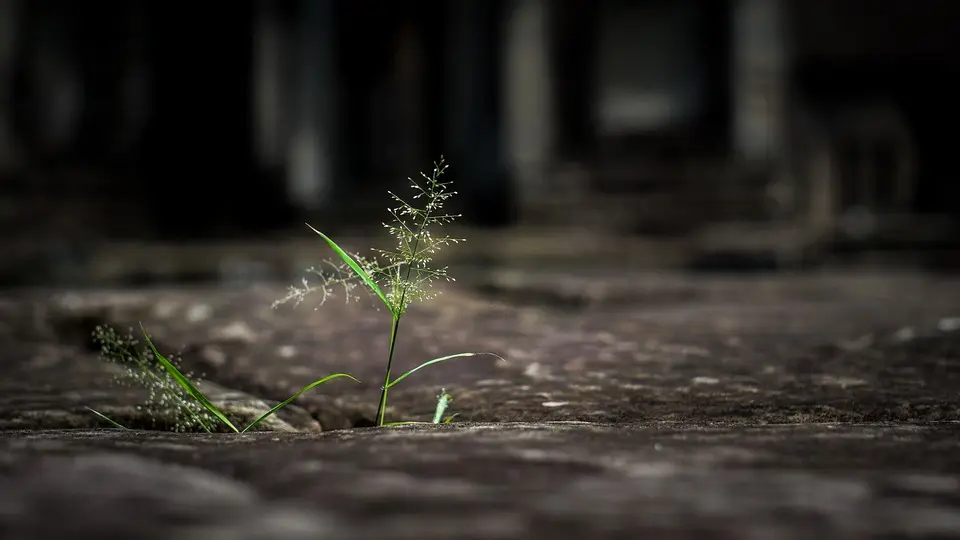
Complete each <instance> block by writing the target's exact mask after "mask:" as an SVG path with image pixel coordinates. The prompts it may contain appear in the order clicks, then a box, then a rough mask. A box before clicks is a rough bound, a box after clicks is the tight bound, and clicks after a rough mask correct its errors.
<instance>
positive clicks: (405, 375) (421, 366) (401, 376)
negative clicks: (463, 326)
mask: <svg viewBox="0 0 960 540" xmlns="http://www.w3.org/2000/svg"><path fill="white" fill-rule="evenodd" d="M485 354H488V355H491V356H496V357H497V358H499V359H500V360H503V357H501V356H500V355H498V354H493V353H472V352H468V353H457V354H451V355H449V356H441V357H440V358H434V359H433V360H427V361H426V362H424V363H422V364H420V365H419V366H417V367H415V368H413V369H411V370H410V371H408V372H406V373H404V374H403V375H400V376H399V377H397V378H396V379H394V380H393V381H392V382H390V384H388V385H387V388H390V387H391V386H393V385H395V384H397V383H398V382H400V381H402V380H404V379H406V378H407V377H409V376H410V375H413V374H414V373H415V372H417V371H420V370H421V369H423V368H425V367H427V366H432V365H433V364H439V363H440V362H446V361H447V360H453V359H454V358H462V357H466V356H481V355H485Z"/></svg>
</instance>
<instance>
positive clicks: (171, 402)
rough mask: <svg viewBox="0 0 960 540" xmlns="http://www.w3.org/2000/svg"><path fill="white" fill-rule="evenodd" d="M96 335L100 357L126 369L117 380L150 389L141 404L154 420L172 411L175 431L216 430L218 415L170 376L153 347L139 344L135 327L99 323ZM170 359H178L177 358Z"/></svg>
mask: <svg viewBox="0 0 960 540" xmlns="http://www.w3.org/2000/svg"><path fill="white" fill-rule="evenodd" d="M93 339H94V341H96V342H97V343H99V344H100V358H102V359H103V360H104V361H106V362H110V363H112V364H115V365H117V366H119V367H120V368H121V369H122V371H121V373H120V374H119V375H117V376H116V378H115V379H114V383H116V384H118V385H121V386H139V387H142V388H144V389H146V390H147V392H148V394H147V400H146V402H145V403H144V405H143V406H142V407H140V408H141V409H146V410H147V411H148V412H149V413H150V414H149V416H150V418H151V419H152V421H153V422H156V418H158V417H163V416H164V415H165V414H169V413H171V412H172V414H173V417H174V419H175V421H174V425H173V426H172V427H173V430H174V431H181V432H183V431H197V430H201V431H213V430H214V428H215V427H216V425H217V419H216V418H215V417H214V416H213V415H212V414H211V413H210V412H209V411H207V409H206V408H204V407H203V406H202V405H201V404H200V403H199V402H198V401H196V400H195V399H193V397H192V396H190V395H189V394H188V393H187V392H186V390H184V389H183V387H181V386H180V385H179V384H178V383H177V382H176V381H175V380H174V379H173V378H172V377H170V375H169V374H168V373H167V371H166V370H165V369H164V368H163V366H162V365H161V364H160V363H159V362H157V361H156V359H155V358H154V355H153V352H152V351H151V350H150V348H149V347H142V348H139V349H138V348H137V346H138V345H139V342H138V341H137V339H136V338H134V337H133V331H132V330H131V331H130V332H129V333H128V334H127V335H126V336H121V335H119V334H118V333H117V331H116V330H114V329H113V328H111V327H109V326H106V325H97V326H96V327H95V328H94V331H93ZM170 360H171V361H172V362H174V363H177V359H176V358H171V359H170ZM188 376H189V377H190V378H193V377H192V374H189V375H188Z"/></svg>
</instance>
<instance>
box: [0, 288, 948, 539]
mask: <svg viewBox="0 0 960 540" xmlns="http://www.w3.org/2000/svg"><path fill="white" fill-rule="evenodd" d="M467 277H468V279H465V280H463V281H464V282H463V283H462V284H460V285H458V286H457V287H456V288H450V289H449V290H447V291H446V292H445V294H444V295H443V296H441V297H440V298H439V299H437V300H435V301H433V302H430V303H427V304H423V305H415V306H413V307H412V308H411V311H410V312H409V313H408V314H407V315H406V316H405V318H404V319H403V321H402V323H401V330H400V341H399V350H398V356H397V360H396V362H397V365H396V367H395V371H394V372H395V374H396V373H399V372H401V371H402V370H405V369H408V368H410V367H412V366H414V365H416V364H417V363H419V362H422V361H423V360H425V359H428V358H432V357H435V356H440V355H445V354H450V353H455V352H461V351H490V352H494V353H496V354H499V355H501V356H503V357H505V358H506V359H507V361H506V362H498V361H495V360H494V359H493V358H488V357H474V358H467V359H458V360H453V361H451V362H449V363H445V364H440V365H437V366H432V367H431V368H428V369H425V370H423V371H421V372H418V373H416V374H415V375H414V376H412V377H410V378H409V379H407V380H405V381H404V382H403V383H401V384H400V385H398V386H397V387H395V389H394V390H392V391H391V394H390V396H391V405H392V406H393V408H392V410H391V417H392V418H393V419H398V420H399V419H413V420H428V419H429V418H430V417H431V416H432V409H433V405H434V402H435V395H436V394H437V392H438V391H439V390H440V388H442V387H443V388H446V389H447V390H448V391H451V392H452V393H453V395H454V398H455V401H454V403H453V405H452V408H451V412H456V413H458V414H459V416H458V418H457V419H458V421H461V420H462V421H467V422H465V423H459V422H458V423H455V424H454V425H451V426H425V427H412V428H397V429H367V428H356V426H363V425H365V424H369V423H370V422H371V420H372V418H373V414H374V408H375V404H376V398H377V396H378V394H379V386H380V384H381V380H380V377H381V376H382V375H381V370H382V368H383V360H384V356H385V353H386V348H387V339H388V331H389V316H388V315H387V314H386V313H384V312H382V311H381V312H378V311H376V310H375V309H373V308H372V307H371V304H370V303H365V302H361V303H360V304H349V305H347V304H343V303H341V302H338V301H334V302H331V303H329V304H327V305H325V306H323V307H321V308H320V309H318V310H313V309H312V308H313V307H314V306H313V305H311V304H309V303H308V304H304V305H301V306H299V307H281V308H279V309H271V308H270V304H271V302H272V301H273V300H274V299H276V298H278V297H280V296H281V295H282V293H283V290H282V287H274V286H260V287H251V288H244V289H228V288H212V287H208V288H194V289H186V288H166V289H153V290H134V291H73V292H67V291H22V292H18V293H15V294H14V293H9V294H7V295H5V296H4V297H2V298H0V345H2V346H0V364H2V366H0V367H2V368H3V377H2V378H0V428H4V429H6V431H0V477H2V479H0V537H3V538H36V537H59V536H64V535H67V534H76V532H78V531H79V532H89V533H91V535H92V536H97V535H98V534H100V533H101V532H102V533H103V534H100V537H111V536H110V535H115V536H116V537H122V538H130V537H144V538H166V537H172V536H176V537H181V536H182V537H187V538H194V537H195V538H200V537H201V535H202V536H203V537H205V538H218V537H220V538H281V537H282V538H299V537H301V536H303V537H311V538H315V537H330V538H418V539H430V538H438V539H442V538H458V539H462V538H484V539H487V538H490V539H492V538H534V539H537V538H545V539H546V538H563V537H579V538H633V537H644V535H653V536H654V537H658V538H690V537H697V538H700V537H718V538H725V537H731V538H732V537H736V538H774V539H778V538H867V537H904V536H912V537H921V536H944V537H946V536H957V535H960V517H958V516H960V506H958V502H960V498H958V496H957V494H958V493H960V457H957V456H960V454H958V453H957V452H956V440H958V435H960V432H958V429H960V428H958V427H957V425H958V420H960V392H958V390H960V319H958V317H960V280H957V279H950V278H946V277H943V276H941V277H934V276H929V275H912V274H902V275H873V276H870V275H864V274H859V275H852V274H851V275H843V274H837V273H834V274H807V275H796V276H785V275H781V276H777V277H769V276H767V277H763V276H754V277H741V278H732V277H710V278H707V277H703V276H700V277H696V276H681V275H666V276H665V275H648V274H640V273H637V274H633V275H627V274H609V275H601V274H593V275H585V274H581V275H579V276H578V275H572V274H564V273H547V272H538V273H531V272H530V271H524V272H498V273H496V274H487V275H482V276H477V275H474V276H467ZM104 322H105V323H110V324H113V325H116V326H118V327H120V328H126V327H136V326H137V324H138V322H142V323H143V324H144V326H145V327H146V328H147V329H148V330H149V331H150V332H151V334H152V335H153V336H154V338H155V341H156V342H157V344H158V346H159V347H160V348H161V350H164V351H168V352H178V351H179V352H180V353H181V354H182V356H183V362H184V367H185V368H187V369H189V370H191V371H193V372H196V373H202V374H204V376H205V379H206V380H207V381H208V384H209V388H213V389H214V395H215V396H218V397H219V398H220V400H221V401H223V402H227V401H230V399H228V398H230V396H231V395H232V394H235V395H237V396H239V397H238V398H237V399H238V400H239V401H238V403H239V406H238V408H242V409H245V410H246V411H247V412H248V413H251V412H253V413H254V414H255V412H256V411H258V410H265V409H266V408H267V407H268V406H270V405H272V403H275V402H276V401H277V400H280V399H284V398H286V397H287V396H289V395H290V394H292V393H294V392H295V391H297V390H298V389H299V388H300V387H302V386H303V385H304V384H306V383H308V382H310V381H312V380H314V379H317V378H319V377H322V376H324V375H327V374H329V373H331V372H337V371H347V372H350V373H352V374H354V375H355V376H357V377H358V378H360V379H361V381H362V383H361V384H355V383H352V382H350V381H345V380H337V381H334V382H331V383H329V384H327V385H323V386H321V387H318V388H317V389H315V390H314V391H312V392H311V393H309V394H307V395H304V396H303V397H302V398H301V399H299V400H298V401H297V407H298V408H291V409H290V411H287V412H286V413H285V415H284V416H281V420H282V423H280V424H276V425H274V426H265V427H267V428H272V429H280V430H288V431H289V430H291V429H296V430H300V431H313V433H254V434H247V435H244V436H234V435H226V434H214V435H197V434H170V433H162V432H155V431H154V432H149V431H120V430H90V429H89V428H92V427H98V426H99V427H102V426H103V424H102V423H101V422H100V421H99V420H98V419H97V418H95V417H94V416H93V415H91V414H90V413H89V411H87V410H86V409H85V407H86V406H90V407H94V408H97V409H98V410H103V411H105V412H108V413H109V414H111V415H115V416H117V417H118V419H119V420H123V421H124V422H127V423H129V424H130V425H132V426H136V427H147V426H148V425H149V424H148V423H147V420H148V419H146V418H144V417H143V416H142V414H141V413H140V412H139V411H137V410H136V404H137V403H138V402H139V400H141V399H142V397H143V396H142V395H141V394H138V393H137V392H136V391H132V390H125V389H118V388H116V387H114V386H113V385H112V384H111V383H110V378H111V377H110V373H109V370H108V366H106V365H104V364H103V363H102V362H100V361H98V360H97V358H96V350H94V348H92V347H91V346H90V338H89V334H90V331H91V330H92V328H93V326H94V325H95V324H98V323H104ZM256 401H261V402H262V403H259V404H254V402H256ZM504 422H506V423H504ZM320 426H322V427H323V429H324V432H322V433H317V432H316V431H317V430H318V429H319V427H320ZM15 428H17V429H19V430H17V431H14V430H13V429H15ZM62 428H75V429H62ZM76 428H80V429H76ZM342 428H355V429H342ZM331 430H333V431H331ZM135 502H136V503H137V505H138V506H137V507H136V508H134V503H135ZM143 502H146V504H142V503H143ZM51 509H54V510H51ZM57 509H63V510H62V511H60V510H57ZM111 509H112V511H111ZM50 512H56V514H57V515H58V519H57V520H50V519H47V517H48V516H49V515H50ZM104 531H107V532H104Z"/></svg>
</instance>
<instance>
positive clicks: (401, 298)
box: [274, 158, 503, 426]
mask: <svg viewBox="0 0 960 540" xmlns="http://www.w3.org/2000/svg"><path fill="white" fill-rule="evenodd" d="M446 170H447V165H446V164H445V163H444V160H443V158H441V159H440V161H439V162H438V163H434V167H433V172H432V174H431V175H429V176H428V175H426V174H424V173H420V176H421V177H422V179H421V180H419V181H417V180H413V179H409V178H408V180H409V181H410V188H411V189H412V190H413V195H412V196H411V197H410V200H411V201H413V200H416V199H419V200H420V201H418V202H422V203H423V204H422V205H420V206H416V205H414V204H412V203H410V202H407V200H406V199H404V198H403V197H400V196H399V195H397V194H396V193H393V192H388V193H389V194H390V198H391V199H392V200H393V202H394V203H395V204H394V205H392V206H391V207H390V208H389V209H388V211H389V213H390V215H391V217H392V218H393V219H392V220H391V222H389V223H384V224H383V226H384V227H385V228H386V229H387V230H388V231H389V233H390V236H392V237H393V238H395V239H396V242H397V244H396V248H395V249H392V250H387V249H376V248H374V249H373V251H374V252H375V253H376V255H377V256H378V257H373V258H367V257H363V256H360V255H357V254H350V253H347V252H346V251H344V250H343V249H342V248H341V247H340V246H339V245H337V243H336V242H334V241H333V240H332V239H331V238H330V237H328V236H327V235H325V234H324V233H322V232H320V231H319V230H317V229H316V228H314V227H313V226H311V225H310V224H309V223H308V224H307V227H309V228H310V230H312V231H313V232H314V233H316V234H317V235H319V236H320V237H321V238H322V239H323V240H324V241H325V242H326V243H327V245H328V246H329V247H330V249H331V250H333V252H334V253H336V255H337V256H338V258H339V259H340V263H339V264H338V263H328V267H329V268H331V269H332V270H333V272H332V273H324V272H322V271H319V270H317V269H316V268H314V269H310V270H309V272H310V273H312V274H314V275H316V276H319V278H320V281H319V283H318V284H316V285H311V284H310V283H309V281H308V280H306V279H304V280H303V282H302V283H303V286H302V287H291V288H290V290H289V294H288V295H287V296H285V297H284V298H281V299H280V300H278V301H277V302H275V303H274V307H276V306H278V305H280V304H283V303H286V302H289V301H294V302H295V303H296V304H299V303H300V302H302V301H303V299H304V298H305V297H306V296H307V295H309V294H311V293H314V292H318V293H319V294H320V296H321V297H320V304H323V302H325V301H326V300H327V299H328V298H332V297H334V289H338V288H342V289H343V291H344V296H345V297H346V299H347V300H349V299H350V297H351V293H352V291H353V290H354V289H355V288H356V286H357V284H358V283H359V284H360V285H363V286H364V287H365V288H366V289H367V290H368V291H369V292H371V293H372V294H373V295H374V296H375V297H377V298H378V299H379V300H380V302H381V303H382V304H383V305H384V306H386V308H387V310H389V312H390V315H391V326H390V346H389V350H388V352H387V360H386V365H385V368H384V376H383V385H382V386H381V391H380V392H381V393H380V399H379V401H378V403H377V418H376V425H377V426H383V425H385V424H384V420H385V415H386V409H387V393H388V390H389V389H390V388H391V387H393V386H394V385H396V384H397V383H399V382H400V381H402V380H403V379H405V378H407V377H408V376H410V375H411V374H413V373H414V372H416V371H418V370H420V369H422V368H424V367H427V366H429V365H433V364H437V363H439V362H445V361H447V360H452V359H454V358H462V357H468V356H478V355H492V356H495V357H497V358H498V359H500V360H503V359H502V358H501V357H500V356H498V355H496V354H493V353H457V354H451V355H448V356H443V357H440V358H434V359H432V360H428V361H426V362H424V363H422V364H420V365H419V366H417V367H415V368H413V369H411V370H409V371H407V372H406V373H403V374H402V375H400V376H399V377H397V378H395V379H394V378H392V370H393V360H394V352H395V350H396V343H397V334H398V331H399V328H400V320H401V318H402V316H403V314H404V313H405V312H406V310H407V308H408V307H409V306H410V304H411V303H412V302H415V301H423V300H427V299H430V298H433V297H435V296H436V295H437V294H438V293H437V291H435V290H434V289H433V287H432V286H433V284H434V283H435V282H437V281H454V279H453V278H452V277H450V276H449V275H448V274H447V268H446V267H435V266H432V265H431V261H432V260H433V256H434V255H436V254H437V252H439V251H440V249H442V248H443V247H444V246H446V245H449V244H456V243H458V242H461V241H463V239H462V238H453V237H450V236H444V235H436V234H434V233H433V230H432V228H433V227H435V226H436V227H439V226H443V225H446V224H449V223H453V222H454V221H456V219H457V218H459V217H460V215H459V214H449V213H446V212H445V211H444V209H443V207H444V203H445V202H446V201H447V200H448V199H449V198H450V197H452V196H454V195H456V192H455V191H449V190H448V188H449V186H450V182H443V181H441V176H442V175H443V173H444V172H445V171H446ZM377 259H379V261H378V260H377ZM390 425H395V424H390Z"/></svg>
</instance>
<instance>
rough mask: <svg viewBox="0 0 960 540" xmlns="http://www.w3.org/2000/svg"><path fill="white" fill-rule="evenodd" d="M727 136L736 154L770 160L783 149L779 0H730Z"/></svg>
mask: <svg viewBox="0 0 960 540" xmlns="http://www.w3.org/2000/svg"><path fill="white" fill-rule="evenodd" d="M732 9H733V13H732V16H731V21H732V24H733V28H732V32H731V39H732V43H731V56H732V73H731V77H732V79H733V80H732V81H731V82H732V85H731V86H732V90H733V134H732V135H733V141H734V148H735V151H736V153H737V154H738V156H739V157H741V158H745V159H747V160H751V161H754V160H756V161H764V160H768V159H772V160H776V159H780V158H782V157H784V156H783V153H784V151H785V150H786V147H785V146H786V144H787V141H786V128H787V126H786V118H787V94H788V90H789V89H788V80H787V73H788V69H787V68H788V65H787V63H788V50H787V36H786V25H785V17H784V14H785V11H786V7H785V5H784V1H783V0H734V2H733V3H732Z"/></svg>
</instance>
